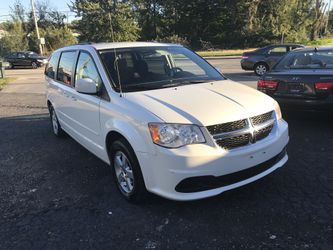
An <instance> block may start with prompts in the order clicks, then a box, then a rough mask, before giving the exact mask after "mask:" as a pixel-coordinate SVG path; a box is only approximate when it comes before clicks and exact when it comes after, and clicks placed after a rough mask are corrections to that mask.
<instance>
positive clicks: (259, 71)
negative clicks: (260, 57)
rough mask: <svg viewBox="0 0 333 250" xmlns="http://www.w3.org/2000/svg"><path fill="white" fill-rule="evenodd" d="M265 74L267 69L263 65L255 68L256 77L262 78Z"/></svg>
mask: <svg viewBox="0 0 333 250" xmlns="http://www.w3.org/2000/svg"><path fill="white" fill-rule="evenodd" d="M266 72H267V67H266V66H265V65H263V64H259V65H258V66H257V67H256V73H257V75H259V76H262V75H263V74H265V73H266Z"/></svg>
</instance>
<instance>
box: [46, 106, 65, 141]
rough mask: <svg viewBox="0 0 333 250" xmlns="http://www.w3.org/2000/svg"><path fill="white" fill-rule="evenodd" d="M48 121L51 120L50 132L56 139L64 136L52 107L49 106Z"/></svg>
mask: <svg viewBox="0 0 333 250" xmlns="http://www.w3.org/2000/svg"><path fill="white" fill-rule="evenodd" d="M49 110H50V120H51V127H52V132H53V134H54V135H55V136H56V137H63V136H64V135H65V132H64V131H63V129H62V128H61V126H60V123H59V121H58V117H57V115H56V113H55V111H54V108H53V106H50V108H49Z"/></svg>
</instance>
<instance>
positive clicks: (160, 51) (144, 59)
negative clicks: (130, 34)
mask: <svg viewBox="0 0 333 250" xmlns="http://www.w3.org/2000/svg"><path fill="white" fill-rule="evenodd" d="M100 55H101V58H102V61H103V63H104V66H105V68H106V70H107V72H108V74H109V76H110V78H111V79H112V81H113V83H114V84H115V87H116V88H117V90H119V83H120V84H121V89H122V91H125V92H129V91H140V90H151V89H159V88H167V87H175V86H180V85H187V84H196V83H203V82H209V81H217V80H224V79H225V78H224V77H223V76H222V75H221V74H220V73H219V72H218V71H217V70H216V69H215V68H213V67H212V66H211V65H210V64H208V63H207V62H206V61H205V60H203V59H202V58H201V57H199V56H197V55H196V54H195V53H193V52H191V51H190V50H188V49H186V48H184V47H181V46H158V47H157V46H156V47H155V46H151V47H138V48H123V49H110V50H102V51H100Z"/></svg>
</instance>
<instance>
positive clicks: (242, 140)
mask: <svg viewBox="0 0 333 250" xmlns="http://www.w3.org/2000/svg"><path fill="white" fill-rule="evenodd" d="M250 138H251V134H244V135H239V136H235V137H231V138H226V139H221V140H216V143H217V145H219V146H220V147H221V148H224V149H233V148H238V147H241V146H245V145H247V144H249V142H250Z"/></svg>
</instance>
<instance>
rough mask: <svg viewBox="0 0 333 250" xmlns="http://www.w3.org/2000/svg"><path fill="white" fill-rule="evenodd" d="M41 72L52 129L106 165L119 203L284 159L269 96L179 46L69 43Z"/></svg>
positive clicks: (190, 196)
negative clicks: (116, 189)
mask: <svg viewBox="0 0 333 250" xmlns="http://www.w3.org/2000/svg"><path fill="white" fill-rule="evenodd" d="M45 76H46V80H47V104H48V107H49V110H50V116H51V121H52V127H53V132H54V134H55V135H57V136H61V135H62V134H63V133H64V131H65V132H66V133H67V134H69V135H70V136H71V137H73V138H74V139H75V140H76V141H78V142H79V143H80V144H81V145H83V146H84V147H86V148H87V149H88V150H89V151H91V152H92V153H93V154H95V155H96V156H97V157H99V158H100V159H102V160H103V161H105V162H106V163H108V164H109V165H110V166H111V169H112V170H113V173H114V176H115V180H116V183H117V186H118V188H119V190H120V192H121V194H122V195H123V196H124V197H126V198H127V199H128V200H131V201H138V200H141V199H142V198H144V197H145V196H146V195H147V193H149V192H151V193H155V194H157V195H160V196H163V197H165V198H168V199H173V200H195V199H200V198H205V197H209V196H213V195H217V194H220V193H222V192H224V191H227V190H230V189H233V188H237V187H239V186H242V185H245V184H247V183H250V182H253V181H255V180H257V179H260V178H262V177H264V176H266V175H268V174H269V173H271V172H273V171H274V170H276V169H277V168H279V167H281V166H283V165H284V164H285V163H286V161H287V159H288V156H287V153H286V150H285V148H286V145H287V143H288V140H289V136H288V125H287V123H286V122H285V121H284V120H283V119H282V117H281V111H280V108H279V105H278V104H277V102H276V101H274V100H273V99H272V98H270V97H268V96H267V95H265V94H263V93H261V92H258V91H257V90H255V89H251V88H249V87H246V86H244V85H242V84H239V83H236V82H233V81H231V80H228V79H226V78H225V77H224V76H223V75H222V74H221V73H219V72H218V71H217V70H216V69H215V68H214V67H212V66H211V65H210V64H209V63H207V62H206V61H205V60H204V59H202V58H201V57H199V56H198V55H196V54H195V53H193V52H192V51H190V50H188V49H186V48H184V47H182V46H180V45H174V44H162V43H143V42H135V43H101V44H87V45H75V46H69V47H65V48H62V49H59V50H57V51H55V52H54V53H53V54H52V56H51V58H50V60H49V63H48V65H47V66H46V69H45Z"/></svg>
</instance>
